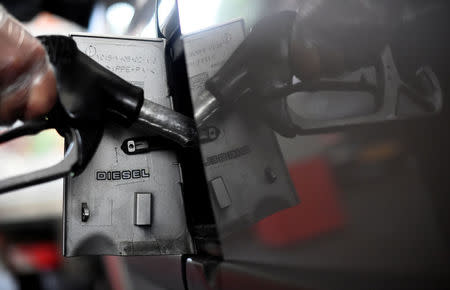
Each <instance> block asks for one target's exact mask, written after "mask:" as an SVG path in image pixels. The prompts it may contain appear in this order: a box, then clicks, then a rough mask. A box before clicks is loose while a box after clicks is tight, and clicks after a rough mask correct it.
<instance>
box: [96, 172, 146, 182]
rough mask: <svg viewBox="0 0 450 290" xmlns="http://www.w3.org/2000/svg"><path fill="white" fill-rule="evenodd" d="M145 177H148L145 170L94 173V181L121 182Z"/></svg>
mask: <svg viewBox="0 0 450 290" xmlns="http://www.w3.org/2000/svg"><path fill="white" fill-rule="evenodd" d="M147 177H150V173H148V170H147V169H133V170H117V171H97V172H96V173H95V179H97V180H122V179H138V178H147Z"/></svg>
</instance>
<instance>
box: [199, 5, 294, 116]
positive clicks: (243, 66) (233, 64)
mask: <svg viewBox="0 0 450 290" xmlns="http://www.w3.org/2000/svg"><path fill="white" fill-rule="evenodd" d="M295 17H296V13H295V12H293V11H284V12H281V13H277V14H275V15H271V16H269V17H266V18H264V19H262V20H261V21H260V22H259V23H257V24H256V25H255V26H254V27H253V29H252V32H251V33H250V34H249V35H248V37H247V38H246V39H245V40H244V41H243V42H242V43H241V45H240V46H239V47H238V48H237V49H236V50H235V52H234V53H233V54H232V55H231V57H230V58H229V59H228V60H227V62H226V63H225V64H224V65H223V66H222V67H221V68H220V70H219V71H218V72H217V73H216V74H215V75H214V76H213V77H212V78H211V79H209V80H208V81H206V83H205V88H206V89H207V90H208V91H209V92H211V93H212V94H213V95H214V97H215V98H216V99H217V102H218V104H217V103H216V102H214V101H213V100H211V99H210V100H208V101H205V102H203V103H202V109H201V112H200V111H199V113H198V114H197V115H198V116H199V117H208V116H209V115H210V114H211V112H213V111H215V110H216V109H217V107H219V106H220V108H227V107H230V106H232V105H233V104H235V103H236V102H241V101H244V102H245V103H252V102H255V103H257V102H259V101H267V100H268V99H270V98H273V97H275V96H274V91H275V90H277V89H279V87H280V86H284V85H286V84H287V83H289V82H290V80H291V79H292V73H291V70H290V65H289V48H290V37H291V33H292V24H293V21H294V19H295ZM196 119H197V118H196Z"/></svg>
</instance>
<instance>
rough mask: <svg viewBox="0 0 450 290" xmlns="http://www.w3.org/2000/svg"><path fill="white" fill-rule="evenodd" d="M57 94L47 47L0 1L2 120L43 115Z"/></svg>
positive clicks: (0, 114)
mask: <svg viewBox="0 0 450 290" xmlns="http://www.w3.org/2000/svg"><path fill="white" fill-rule="evenodd" d="M56 96H57V89H56V79H55V75H54V72H53V68H52V66H51V65H50V63H49V60H48V57H47V54H46V51H45V49H44V47H43V46H42V44H41V43H40V42H39V40H37V39H36V38H35V37H33V36H32V35H31V34H30V33H28V32H27V31H26V30H25V28H24V27H23V26H22V25H21V24H20V23H19V22H18V21H17V20H16V19H14V17H12V16H11V15H10V14H8V12H7V11H6V10H5V9H4V8H3V7H2V6H1V5H0V121H15V120H16V119H19V118H23V119H31V118H35V117H38V116H40V115H43V114H45V113H47V112H48V111H50V109H51V108H52V107H53V105H54V104H55V101H56Z"/></svg>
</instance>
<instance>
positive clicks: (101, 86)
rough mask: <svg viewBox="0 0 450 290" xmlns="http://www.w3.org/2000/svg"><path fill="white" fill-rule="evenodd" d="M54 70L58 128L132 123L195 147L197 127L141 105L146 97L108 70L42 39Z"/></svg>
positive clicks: (60, 41) (61, 43)
mask: <svg viewBox="0 0 450 290" xmlns="http://www.w3.org/2000/svg"><path fill="white" fill-rule="evenodd" d="M39 39H40V40H41V42H42V43H43V44H44V46H45V47H46V49H47V51H48V54H49V58H50V62H51V63H52V65H53V66H54V67H55V71H56V77H57V82H58V92H59V101H58V104H57V107H56V108H55V109H54V110H53V111H57V112H56V115H57V116H58V118H60V119H61V118H62V120H61V122H67V123H68V124H69V125H70V126H73V127H79V126H95V124H103V122H104V121H105V120H106V119H112V120H114V121H117V122H119V123H120V124H122V125H124V126H130V125H131V124H132V123H134V122H135V121H140V122H141V123H144V125H145V127H146V128H148V129H149V130H150V131H152V132H153V133H156V134H160V135H162V136H164V137H166V138H168V139H171V140H172V141H175V142H177V143H179V144H180V145H182V146H190V145H192V144H195V143H196V140H197V131H196V127H195V122H194V121H193V120H192V119H190V118H188V117H186V116H184V115H182V114H180V113H177V112H175V111H173V110H171V109H169V108H166V107H164V106H162V105H159V104H156V103H154V102H151V101H149V100H144V91H143V90H142V89H141V88H140V87H137V86H134V85H133V84H131V83H129V82H127V81H125V80H124V79H122V78H120V77H119V76H117V75H116V74H114V73H112V72H111V71H109V70H107V69H106V68H104V67H103V66H101V65H100V64H98V63H97V62H96V61H94V60H93V59H91V58H90V57H88V56H87V55H85V54H84V53H82V52H81V51H80V50H78V48H77V46H76V43H75V41H74V40H73V39H71V38H70V37H65V36H53V35H52V36H41V37H40V38H39Z"/></svg>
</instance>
